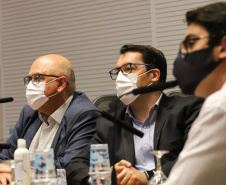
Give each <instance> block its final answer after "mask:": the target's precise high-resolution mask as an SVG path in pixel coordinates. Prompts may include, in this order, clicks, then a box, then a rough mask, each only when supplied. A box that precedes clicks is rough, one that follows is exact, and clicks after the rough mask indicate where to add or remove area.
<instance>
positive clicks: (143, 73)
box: [138, 69, 153, 87]
mask: <svg viewBox="0 0 226 185" xmlns="http://www.w3.org/2000/svg"><path fill="white" fill-rule="evenodd" d="M152 71H153V69H150V70H149V71H146V72H145V73H143V74H141V75H139V76H138V77H140V76H142V75H144V74H147V73H150V72H152ZM152 84H153V82H151V83H150V84H148V85H147V87H148V86H150V85H152Z"/></svg>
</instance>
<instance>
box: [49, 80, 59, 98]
mask: <svg viewBox="0 0 226 185" xmlns="http://www.w3.org/2000/svg"><path fill="white" fill-rule="evenodd" d="M57 79H59V78H55V79H53V80H51V81H49V82H47V83H46V85H47V84H49V83H51V82H53V81H55V80H57ZM56 94H58V92H56V93H54V94H52V95H50V96H48V97H47V96H46V97H47V98H51V97H52V96H55V95H56Z"/></svg>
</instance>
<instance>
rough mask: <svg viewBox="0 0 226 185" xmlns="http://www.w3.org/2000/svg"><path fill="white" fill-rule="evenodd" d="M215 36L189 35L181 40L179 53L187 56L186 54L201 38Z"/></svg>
mask: <svg viewBox="0 0 226 185" xmlns="http://www.w3.org/2000/svg"><path fill="white" fill-rule="evenodd" d="M212 37H214V36H209V35H208V36H200V37H195V38H189V37H187V38H186V39H185V40H183V41H182V42H181V45H180V50H179V54H180V55H181V57H182V58H184V57H185V56H186V54H188V53H189V52H190V51H191V49H192V47H193V46H194V45H195V43H196V41H198V40H200V39H206V38H212Z"/></svg>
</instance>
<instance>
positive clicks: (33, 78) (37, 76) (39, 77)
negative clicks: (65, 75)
mask: <svg viewBox="0 0 226 185" xmlns="http://www.w3.org/2000/svg"><path fill="white" fill-rule="evenodd" d="M42 76H49V77H56V78H60V76H55V75H45V74H34V75H32V76H25V77H24V85H25V86H27V85H28V84H29V82H30V81H32V84H33V85H36V84H39V82H41V81H43V80H44V79H42ZM67 85H69V83H68V82H67Z"/></svg>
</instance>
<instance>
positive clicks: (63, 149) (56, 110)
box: [0, 54, 99, 184]
mask: <svg viewBox="0 0 226 185" xmlns="http://www.w3.org/2000/svg"><path fill="white" fill-rule="evenodd" d="M24 85H25V86H26V87H27V89H26V98H27V103H28V105H26V106H25V107H24V108H23V109H22V111H21V114H20V118H19V121H18V122H17V124H16V126H15V128H14V130H13V134H12V135H11V137H10V138H9V139H8V141H7V143H9V144H11V146H12V147H11V148H10V149H9V150H3V151H2V153H1V154H0V159H1V160H7V159H13V155H14V151H15V150H16V148H17V139H18V138H24V139H25V140H26V146H27V148H28V149H29V150H30V151H31V152H32V153H33V152H34V151H35V149H43V150H44V149H49V148H55V147H56V145H57V143H58V142H59V141H60V140H61V139H62V138H63V137H64V136H65V134H66V132H67V131H68V129H69V128H70V127H71V125H72V123H73V122H74V120H75V119H76V117H77V116H78V115H79V114H80V113H81V112H83V111H85V110H89V109H96V108H95V106H94V105H93V104H92V102H90V100H89V99H88V98H87V96H86V95H85V94H84V93H82V92H79V91H75V75H74V70H73V67H72V65H71V63H70V62H69V61H68V60H67V59H66V58H64V57H63V56H60V55H56V54H50V55H45V56H42V57H40V58H38V59H37V60H35V61H34V63H33V64H32V66H31V69H30V72H29V74H28V76H26V77H25V78H24ZM98 117H99V113H97V112H89V113H87V114H86V115H85V116H82V117H80V119H78V120H77V122H76V124H75V125H74V127H73V129H72V130H73V131H72V132H71V134H70V135H69V136H68V137H67V138H66V139H65V140H64V141H63V142H62V143H61V145H60V147H59V149H58V152H57V155H56V156H55V159H56V161H55V165H56V168H64V167H65V165H66V164H67V163H68V162H69V161H70V159H71V158H72V157H74V156H75V155H76V154H77V153H78V152H80V150H81V149H82V148H83V147H85V146H87V144H88V143H89V142H90V139H91V138H92V136H93V134H94V132H95V124H96V119H97V118H98ZM1 169H2V168H1V165H0V172H7V171H1ZM3 170H4V168H3ZM6 181H10V175H9V174H7V173H0V182H1V183H2V184H5V183H6Z"/></svg>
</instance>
